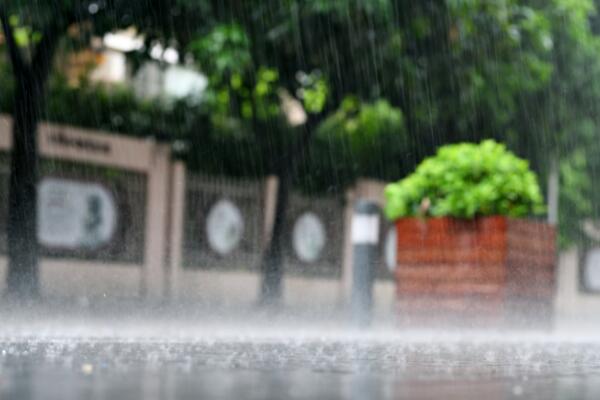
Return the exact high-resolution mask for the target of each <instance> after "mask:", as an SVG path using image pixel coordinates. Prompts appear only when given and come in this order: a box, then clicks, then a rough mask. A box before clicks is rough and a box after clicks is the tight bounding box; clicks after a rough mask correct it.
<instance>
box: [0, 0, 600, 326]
mask: <svg viewBox="0 0 600 400" xmlns="http://www.w3.org/2000/svg"><path fill="white" fill-rule="evenodd" d="M130 3H131V2H128V1H120V0H111V1H106V0H98V1H61V2H54V1H49V2H38V1H31V2H23V1H10V0H7V1H4V2H3V4H2V5H1V6H0V12H1V15H0V16H1V17H2V27H3V34H2V35H1V36H0V112H1V113H2V119H1V121H0V122H1V123H0V135H1V136H0V184H1V185H0V253H2V256H1V257H0V258H1V259H2V262H1V263H0V271H2V274H0V276H1V277H2V278H1V279H0V282H2V283H0V287H1V288H3V289H4V290H5V292H7V293H17V295H18V296H17V297H19V296H20V295H21V294H25V296H26V297H28V296H30V295H31V296H33V297H41V298H46V299H49V298H69V299H71V300H72V299H76V301H77V302H79V303H81V304H84V305H85V304H89V303H90V302H92V303H93V302H102V301H109V300H110V299H123V298H135V299H145V298H154V299H158V300H159V301H165V300H167V301H168V299H180V300H181V301H183V300H184V299H186V300H191V301H194V302H199V303H202V304H206V305H217V304H218V305H233V306H235V307H237V306H239V304H244V305H246V306H249V305H255V304H257V303H258V304H267V303H277V304H282V303H283V304H287V305H288V306H298V307H300V308H302V307H304V306H309V305H310V306H311V307H312V308H313V309H314V308H316V309H322V308H331V309H332V310H335V309H339V307H344V305H347V304H348V303H349V301H350V297H351V295H350V293H351V291H352V279H353V278H352V276H353V273H352V252H353V250H352V238H351V223H352V213H353V211H352V210H353V206H354V201H355V200H356V199H358V198H363V199H369V200H371V201H373V202H375V203H376V204H378V206H379V207H380V208H381V207H383V204H384V198H383V187H384V184H385V183H387V182H391V181H397V180H399V179H402V178H404V177H405V176H407V175H408V174H409V173H410V172H412V171H413V170H414V169H415V168H416V166H417V165H418V164H419V163H420V162H421V161H422V160H423V159H424V158H426V157H428V156H431V155H433V154H435V152H436V150H437V149H438V148H439V147H440V146H442V145H446V144H450V143H458V142H465V141H468V142H480V141H482V140H484V139H495V140H496V141H498V142H502V143H505V144H506V146H507V148H508V149H509V150H511V151H513V152H514V153H515V154H517V155H518V156H520V157H522V158H524V159H526V160H528V162H529V166H530V167H531V169H532V170H533V171H534V172H535V173H536V174H537V177H538V180H539V183H540V186H541V191H542V193H543V195H544V202H545V204H546V205H547V206H546V211H545V214H544V215H542V216H538V217H537V218H538V219H540V220H546V221H547V222H548V223H549V224H550V225H555V226H556V229H557V239H556V240H557V250H556V251H557V253H558V255H559V257H558V261H559V262H558V263H557V274H556V276H557V279H556V287H557V290H556V295H555V296H554V297H555V298H554V299H553V300H552V301H554V302H555V307H556V308H557V310H558V311H562V312H563V314H565V315H574V313H579V314H582V315H583V314H585V315H593V314H597V312H596V311H597V310H598V309H599V307H600V298H599V297H596V294H594V293H595V292H596V291H598V290H600V275H599V274H600V258H599V256H598V254H600V253H598V250H596V247H597V246H598V242H599V241H600V225H599V224H597V219H598V218H597V216H598V211H599V207H600V201H599V200H600V199H599V198H598V192H597V191H596V190H595V186H596V180H597V179H598V162H599V161H598V160H600V158H599V157H598V154H599V151H600V147H599V146H600V141H599V140H598V135H599V133H598V132H599V130H598V124H599V123H600V113H599V112H598V107H599V104H600V102H599V101H598V100H599V99H600V79H598V78H599V77H600V36H598V35H599V34H600V31H599V29H600V25H599V20H598V18H597V13H596V6H597V5H596V4H595V3H594V1H591V0H554V1H550V2H548V1H536V0H503V1H494V2H489V1H476V0H471V1H462V0H447V1H439V0H431V1H429V0H427V1H418V2H414V1H406V0H339V1H323V0H304V1H294V0H285V1H284V0H273V1H271V0H264V1H261V2H252V1H243V0H242V1H239V0H238V1H208V0H206V1H204V0H156V1H150V0H146V1H139V2H135V3H136V4H130ZM13 133H14V135H15V136H14V137H13V136H12V135H13ZM18 137H22V138H23V139H22V140H19V139H17V138H18ZM11 146H12V148H14V149H16V150H15V151H16V152H15V153H13V156H12V158H11V156H10V154H11V153H10V148H11ZM11 174H12V175H11ZM11 176H12V179H11V178H10V177H11ZM11 182H13V183H12V184H11ZM15 182H16V183H15ZM11 193H12V194H11ZM9 194H10V196H14V197H10V196H9ZM9 197H10V199H12V200H9ZM379 220H380V223H379V226H378V228H377V229H378V230H379V233H378V235H377V237H378V239H377V246H378V249H377V258H376V261H374V262H375V264H376V265H375V267H374V268H375V270H376V272H375V285H374V288H375V289H374V298H375V300H374V304H375V308H376V309H380V310H381V312H383V313H387V314H393V313H394V311H393V310H394V307H395V305H394V304H395V301H396V293H395V291H396V290H397V288H396V286H395V283H394V271H395V267H396V255H395V251H396V244H395V243H396V241H397V239H396V237H395V230H394V229H393V228H392V227H393V224H392V223H391V222H386V221H385V219H384V218H383V216H382V217H381V218H380V219H379ZM32 237H37V240H32ZM34 242H35V243H34ZM23 243H25V244H23ZM561 296H562V297H561ZM107 299H109V300H107ZM561 299H562V300H561ZM71 300H69V301H71ZM387 314H386V315H387Z"/></svg>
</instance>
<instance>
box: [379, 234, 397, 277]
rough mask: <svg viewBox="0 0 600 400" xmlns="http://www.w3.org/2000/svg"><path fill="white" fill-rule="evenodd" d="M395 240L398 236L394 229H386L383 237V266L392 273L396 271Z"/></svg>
mask: <svg viewBox="0 0 600 400" xmlns="http://www.w3.org/2000/svg"><path fill="white" fill-rule="evenodd" d="M397 238H398V236H397V234H396V228H395V227H391V228H390V229H388V231H387V234H386V237H385V248H384V249H383V251H384V254H385V266H386V267H387V269H388V271H390V272H394V271H395V270H396V263H397V261H396V254H397V248H396V246H397V241H398V239H397Z"/></svg>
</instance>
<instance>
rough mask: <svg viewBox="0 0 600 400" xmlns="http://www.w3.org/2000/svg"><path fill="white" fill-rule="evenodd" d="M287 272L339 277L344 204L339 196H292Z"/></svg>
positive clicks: (342, 245)
mask: <svg viewBox="0 0 600 400" xmlns="http://www.w3.org/2000/svg"><path fill="white" fill-rule="evenodd" d="M286 227H287V234H286V244H287V245H286V247H285V249H286V251H285V260H286V272H287V273H290V274H293V275H303V276H315V277H319V276H321V277H336V278H338V277H340V276H341V273H342V261H343V257H342V255H343V249H344V232H345V230H344V204H343V201H342V199H339V198H316V197H314V198H308V197H303V196H300V195H298V194H293V195H291V196H290V202H289V208H288V213H287V221H286Z"/></svg>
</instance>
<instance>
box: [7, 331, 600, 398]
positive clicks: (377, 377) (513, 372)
mask: <svg viewBox="0 0 600 400" xmlns="http://www.w3.org/2000/svg"><path fill="white" fill-rule="evenodd" d="M213 328H214V326H207V327H206V328H205V329H202V328H199V327H196V328H195V329H194V330H188V331H186V332H182V331H181V329H183V328H181V327H177V326H172V327H170V328H163V330H161V329H154V328H153V327H152V326H151V325H150V324H147V325H145V326H139V327H138V329H139V330H138V334H137V335H136V334H135V333H134V332H133V331H134V329H133V328H132V327H129V328H128V329H129V330H127V329H125V330H123V331H121V330H119V328H118V327H115V326H113V327H112V328H111V329H112V331H113V332H114V334H113V335H111V334H109V332H110V330H111V329H108V328H107V329H105V330H104V331H103V330H102V329H98V331H97V332H96V333H94V327H93V326H92V327H90V326H89V325H86V328H85V329H79V330H77V329H76V328H74V329H72V330H70V329H68V328H65V329H63V332H62V334H61V332H60V331H58V330H55V331H52V332H45V333H43V334H39V333H38V334H36V333H35V332H33V331H30V332H24V331H19V332H17V330H13V331H11V330H10V329H8V330H4V331H3V330H2V329H0V332H2V331H3V333H2V334H0V398H1V399H4V398H7V399H13V398H15V399H24V400H29V399H31V400H38V399H61V400H68V399H82V398H86V399H129V398H143V399H193V398H202V399H238V398H244V399H342V398H343V399H376V398H381V399H425V398H427V399H429V398H439V399H486V400H494V399H512V398H534V399H567V398H577V399H598V398H599V396H600V341H598V342H596V341H595V340H593V339H590V338H587V339H586V338H579V339H574V338H573V337H572V336H569V337H558V336H554V335H544V334H539V335H527V334H517V333H504V334H493V335H490V334H477V333H472V334H464V333H463V334H455V335H441V334H440V333H439V332H431V331H430V332H411V333H408V332H403V333H397V332H392V331H387V332H379V333H377V332H371V333H360V332H355V333H350V334H344V333H341V332H337V333H336V332H332V331H324V332H320V331H318V330H314V331H310V332H309V331H305V332H303V333H298V332H297V331H292V330H290V331H287V332H286V331H278V332H275V333H274V332H270V331H261V330H260V329H259V330H254V331H250V330H237V331H236V330H235V329H227V330H222V331H218V330H217V329H213ZM167 331H168V332H171V334H169V336H165V335H164V334H165V332H167ZM69 332H70V333H71V334H68V333H69ZM117 332H120V333H117ZM123 332H126V334H124V333H123ZM175 332H179V334H175ZM266 332H269V333H266ZM294 332H296V333H294Z"/></svg>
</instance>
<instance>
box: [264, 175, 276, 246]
mask: <svg viewBox="0 0 600 400" xmlns="http://www.w3.org/2000/svg"><path fill="white" fill-rule="evenodd" d="M278 186H279V180H278V179H277V177H276V176H273V175H271V176H268V177H267V179H266V180H265V189H264V196H265V197H264V210H265V211H264V212H265V214H264V225H263V249H265V248H266V247H267V245H268V244H269V241H270V240H271V233H272V232H273V224H274V223H275V208H276V207H277V188H278Z"/></svg>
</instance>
